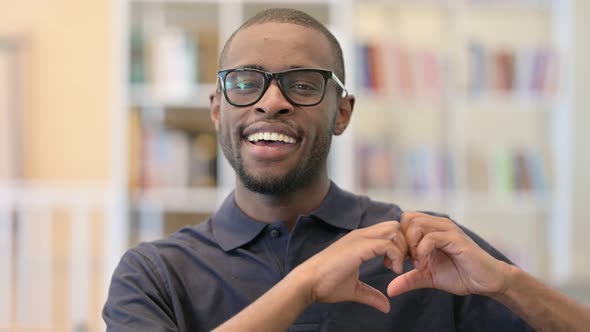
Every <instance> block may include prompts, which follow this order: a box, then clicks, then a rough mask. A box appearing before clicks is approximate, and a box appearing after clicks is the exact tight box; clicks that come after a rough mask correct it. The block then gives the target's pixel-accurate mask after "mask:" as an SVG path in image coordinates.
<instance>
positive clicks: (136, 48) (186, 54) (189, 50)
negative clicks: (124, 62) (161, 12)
mask: <svg viewBox="0 0 590 332" xmlns="http://www.w3.org/2000/svg"><path fill="white" fill-rule="evenodd" d="M129 38H130V70H129V75H130V77H129V81H130V83H131V84H150V85H152V86H153V87H154V88H155V89H156V90H157V91H156V92H157V94H158V95H159V96H162V97H164V98H169V99H173V98H183V97H185V96H187V95H189V94H190V92H191V89H192V88H193V87H194V86H195V85H197V84H202V83H214V82H215V79H216V74H215V71H216V68H217V44H218V42H217V32H216V31H215V30H202V31H198V32H191V31H187V30H184V29H182V28H180V27H176V26H167V27H165V28H162V29H159V30H156V31H152V32H151V33H150V34H146V33H144V31H143V30H142V28H141V27H139V26H136V27H133V28H132V29H131V31H130V37H129Z"/></svg>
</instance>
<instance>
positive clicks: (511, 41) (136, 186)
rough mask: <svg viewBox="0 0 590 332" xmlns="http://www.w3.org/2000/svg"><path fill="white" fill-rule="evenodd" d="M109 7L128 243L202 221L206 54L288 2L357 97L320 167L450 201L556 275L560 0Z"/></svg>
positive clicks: (207, 157)
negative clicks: (115, 24)
mask: <svg viewBox="0 0 590 332" xmlns="http://www.w3.org/2000/svg"><path fill="white" fill-rule="evenodd" d="M121 6H123V7H124V8H122V10H121V13H123V14H122V18H121V22H122V23H121V27H120V30H121V31H122V32H124V35H125V36H127V37H126V38H124V40H122V41H121V43H122V45H124V47H123V48H122V49H123V50H125V54H124V55H123V56H122V61H123V64H122V67H123V68H122V72H123V73H124V74H125V75H124V76H125V77H124V82H120V84H122V85H123V89H122V91H124V93H123V95H122V103H121V105H119V106H120V109H121V110H123V111H121V112H119V113H117V116H118V117H119V119H120V120H121V121H120V123H123V124H124V125H123V126H122V127H123V128H122V132H121V133H119V135H120V136H121V138H122V139H123V141H125V142H127V143H128V144H126V146H127V147H128V148H127V149H122V150H127V151H119V155H118V156H117V157H116V158H115V159H116V160H119V163H118V164H117V165H118V166H117V167H119V170H120V171H119V174H121V176H120V178H121V179H122V181H121V182H123V183H124V185H121V186H120V188H121V190H122V191H123V192H125V196H126V197H127V199H128V201H127V203H126V206H125V207H124V210H125V211H126V212H125V213H126V219H127V220H128V223H127V226H128V227H129V229H128V230H129V232H128V234H129V236H128V238H129V241H128V245H132V244H134V243H136V242H138V241H142V240H149V239H152V238H157V237H161V236H162V235H164V234H167V233H170V232H172V231H174V230H175V229H176V228H178V227H179V226H182V225H183V224H194V223H197V222H200V221H202V220H204V219H205V217H206V216H207V215H209V214H210V213H212V212H213V211H214V210H215V208H216V207H217V205H218V204H219V203H220V201H221V200H222V199H223V198H224V197H225V195H226V194H227V192H228V191H229V190H231V188H232V187H233V172H232V170H231V168H230V167H229V165H228V164H227V162H226V161H225V159H224V158H223V156H222V155H221V154H219V148H217V147H216V144H215V134H214V130H213V127H212V125H210V120H209V114H208V94H209V93H210V92H211V91H213V89H214V81H215V70H216V68H217V65H216V59H217V54H218V52H219V50H220V48H221V47H222V46H223V45H222V43H223V42H224V41H225V40H226V39H227V38H228V37H229V35H230V34H231V33H232V32H233V30H234V29H235V28H237V27H238V25H239V24H240V23H241V22H243V20H244V18H246V17H249V16H251V15H253V14H255V13H256V12H258V11H260V10H262V9H265V8H268V7H279V6H280V7H285V6H288V7H293V8H297V9H302V10H304V11H306V12H308V13H310V14H312V15H314V16H315V17H316V18H318V19H319V20H320V21H322V22H324V23H325V24H327V25H328V27H329V28H330V29H331V30H332V31H333V32H334V34H335V35H336V36H337V37H338V38H339V40H340V41H341V44H342V47H343V51H344V55H345V62H346V66H347V68H346V70H347V77H348V79H347V87H348V88H349V90H350V91H351V92H352V93H353V94H355V95H356V96H357V104H356V106H355V113H354V116H353V122H352V124H351V126H350V127H349V130H348V131H347V133H345V135H343V136H341V137H338V138H336V139H335V140H334V143H333V148H332V155H331V157H330V158H331V159H330V172H331V176H332V178H333V179H334V180H335V181H336V182H337V183H339V184H340V185H341V186H342V187H344V188H345V189H349V190H353V191H355V192H358V193H363V194H368V195H370V196H371V197H373V198H375V199H380V200H384V201H391V202H395V203H398V204H400V206H401V207H402V208H404V209H406V210H413V209H417V210H432V211H439V212H446V213H449V214H450V215H451V216H452V217H453V218H454V219H455V220H457V221H458V222H460V223H461V224H463V225H466V226H467V227H470V228H472V229H474V230H475V231H476V232H478V233H479V234H481V235H482V236H483V237H484V238H486V239H488V240H490V242H492V243H493V244H495V245H497V246H498V247H499V248H500V249H501V250H502V251H504V252H505V253H506V254H508V256H509V257H510V258H512V259H513V260H514V261H515V262H516V263H518V264H520V265H522V266H524V267H525V268H526V269H528V270H529V271H531V272H532V273H533V274H535V275H537V276H540V277H542V278H545V279H550V278H552V277H555V268H554V267H552V264H553V263H554V260H555V257H553V256H551V255H550V252H554V251H556V250H557V251H558V252H562V253H563V245H562V244H563V239H561V240H559V239H557V241H552V243H557V244H554V246H557V248H556V247H550V246H549V247H548V246H547V245H546V244H545V243H547V242H548V239H550V235H548V234H549V232H550V230H551V229H553V228H554V227H555V225H557V224H559V223H560V222H562V220H558V219H559V218H561V217H558V216H557V213H556V209H558V208H563V207H566V208H567V206H564V205H563V204H562V203H563V202H564V197H565V196H564V195H566V190H564V185H565V184H564V183H565V182H564V181H567V177H568V176H569V173H568V170H567V168H566V167H564V165H565V164H567V160H568V158H569V156H568V155H567V152H563V151H562V147H563V145H564V144H569V142H561V143H556V137H558V136H559V135H560V133H563V131H564V130H568V128H567V126H564V125H563V123H567V121H566V122H564V121H563V119H564V118H567V117H568V113H567V112H565V111H563V109H562V108H563V105H564V103H567V98H568V97H567V96H568V91H567V89H568V86H567V84H564V83H563V82H564V81H566V80H567V75H568V72H569V70H570V69H569V68H567V63H568V62H567V61H566V58H567V55H568V54H569V52H570V51H569V49H568V47H569V46H567V45H564V44H563V43H560V42H558V41H559V40H560V38H563V35H562V34H563V33H564V31H565V30H564V27H565V26H567V23H565V22H567V17H564V16H563V15H562V14H561V13H562V11H563V7H567V4H566V2H551V1H543V0H536V1H533V0H521V1H492V0H488V1H475V0H473V1H444V0H440V1H435V0H422V1H402V0H397V1H378V0H373V1H356V0H347V1H338V2H336V1H329V0H306V1H286V0H275V1H265V0H259V1H250V0H247V1H230V0H217V1H214V0H190V1H189V0H179V1H158V0H150V1H147V0H126V1H124V2H123V4H122V5H121ZM566 30H567V29H566ZM169 63H173V64H174V65H172V66H171V67H170V68H171V69H170V70H168V71H166V70H162V68H168V67H167V65H168V64H169ZM122 76H123V75H120V76H119V77H122ZM560 119H561V120H560ZM564 163H565V164H564ZM564 179H565V180H564ZM556 202H562V203H560V204H561V205H560V206H557V203H556ZM559 243H561V244H559ZM552 245H553V244H552ZM560 250H561V251H560Z"/></svg>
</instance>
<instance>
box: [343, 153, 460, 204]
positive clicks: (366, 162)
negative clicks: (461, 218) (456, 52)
mask: <svg viewBox="0 0 590 332" xmlns="http://www.w3.org/2000/svg"><path fill="white" fill-rule="evenodd" d="M356 154H357V158H355V159H356V160H357V165H356V169H357V183H358V187H359V189H360V190H361V191H365V192H366V191H368V190H389V189H401V190H405V191H409V192H413V193H416V194H425V193H428V192H447V191H452V190H454V189H455V187H456V186H455V183H456V181H455V174H454V167H453V160H452V158H450V156H449V154H447V153H445V152H443V151H440V150H436V149H432V148H428V147H423V148H416V149H408V150H405V151H398V150H396V149H395V148H393V147H392V146H390V145H389V144H387V143H381V144H380V143H374V142H364V143H361V144H358V145H357V149H356Z"/></svg>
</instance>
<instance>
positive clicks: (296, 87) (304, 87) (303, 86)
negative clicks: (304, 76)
mask: <svg viewBox="0 0 590 332" xmlns="http://www.w3.org/2000/svg"><path fill="white" fill-rule="evenodd" d="M290 88H291V89H294V90H310V91H315V90H317V89H318V88H317V87H316V86H314V85H310V84H306V83H293V84H291V87H290Z"/></svg>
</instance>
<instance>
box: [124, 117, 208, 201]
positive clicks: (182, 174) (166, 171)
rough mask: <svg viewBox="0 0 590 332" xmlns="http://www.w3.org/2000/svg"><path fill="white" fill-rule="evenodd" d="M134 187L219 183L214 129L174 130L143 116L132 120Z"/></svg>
mask: <svg viewBox="0 0 590 332" xmlns="http://www.w3.org/2000/svg"><path fill="white" fill-rule="evenodd" d="M130 126H131V130H130V133H131V136H132V137H130V145H131V146H130V164H129V167H130V172H129V173H130V187H131V188H135V189H142V190H146V189H155V188H186V187H202V186H209V187H212V186H215V185H216V183H217V175H216V173H217V140H216V138H215V135H214V134H212V133H210V132H202V133H199V132H187V131H181V130H171V129H169V128H166V127H164V126H163V125H161V124H157V123H150V121H145V119H144V118H142V113H141V110H137V109H135V110H133V111H132V112H131V119H130Z"/></svg>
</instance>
